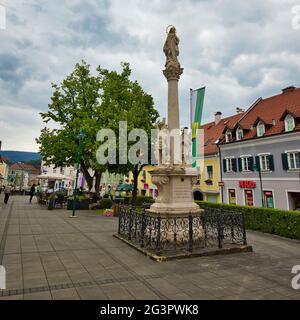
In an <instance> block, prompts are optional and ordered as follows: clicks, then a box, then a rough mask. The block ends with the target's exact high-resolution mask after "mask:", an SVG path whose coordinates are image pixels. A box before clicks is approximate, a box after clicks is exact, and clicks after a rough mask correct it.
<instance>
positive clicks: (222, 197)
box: [217, 142, 224, 203]
mask: <svg viewBox="0 0 300 320" xmlns="http://www.w3.org/2000/svg"><path fill="white" fill-rule="evenodd" d="M217 147H218V150H219V167H220V179H221V182H223V174H222V159H221V155H222V154H221V148H220V145H219V142H218V143H217ZM221 201H222V203H224V195H223V187H222V186H221Z"/></svg>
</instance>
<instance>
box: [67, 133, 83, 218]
mask: <svg viewBox="0 0 300 320" xmlns="http://www.w3.org/2000/svg"><path fill="white" fill-rule="evenodd" d="M83 137H84V130H83V129H82V128H80V131H79V135H78V150H77V157H76V180H75V188H74V192H73V212H72V215H71V216H70V218H77V216H76V214H75V210H76V204H77V198H78V176H79V170H80V157H81V149H82V138H83Z"/></svg>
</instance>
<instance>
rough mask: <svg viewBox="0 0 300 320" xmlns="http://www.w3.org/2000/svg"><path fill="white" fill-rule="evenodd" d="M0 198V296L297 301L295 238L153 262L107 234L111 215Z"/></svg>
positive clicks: (252, 237) (299, 251)
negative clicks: (1, 279)
mask: <svg viewBox="0 0 300 320" xmlns="http://www.w3.org/2000/svg"><path fill="white" fill-rule="evenodd" d="M28 200H29V197H27V196H26V197H25V196H24V197H22V196H13V197H11V198H10V199H9V203H8V204H7V205H4V203H3V194H2V195H1V196H0V265H4V266H5V268H6V273H7V283H6V287H7V288H6V290H3V291H0V299H10V300H11V299H26V300H27V299H300V290H294V289H292V288H291V279H292V277H293V275H292V274H291V269H292V267H293V266H294V265H296V264H298V265H300V242H299V241H294V240H288V239H284V238H280V237H276V236H271V235H265V234H262V233H258V232H248V242H249V244H251V245H253V249H254V252H253V253H240V254H232V255H226V256H214V257H201V258H193V259H186V260H177V261H169V262H163V263H157V262H154V261H152V260H150V259H149V258H147V257H145V256H144V255H142V254H141V253H139V252H137V251H136V250H134V249H132V248H130V247H129V246H127V245H126V244H124V243H123V242H121V241H120V240H118V239H116V238H114V237H113V236H112V235H113V234H114V233H116V231H117V219H116V218H109V217H102V216H97V215H96V214H95V213H94V212H93V211H78V215H79V217H78V218H75V219H71V218H69V215H70V212H69V211H67V210H64V209H57V210H53V211H48V210H47V209H46V208H44V207H41V206H39V205H38V204H36V203H32V204H31V205H30V204H29V203H28V202H29V201H28Z"/></svg>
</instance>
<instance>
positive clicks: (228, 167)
mask: <svg viewBox="0 0 300 320" xmlns="http://www.w3.org/2000/svg"><path fill="white" fill-rule="evenodd" d="M232 160H233V159H232V158H227V159H226V171H227V172H231V171H233V170H232Z"/></svg>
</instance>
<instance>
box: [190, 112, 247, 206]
mask: <svg viewBox="0 0 300 320" xmlns="http://www.w3.org/2000/svg"><path fill="white" fill-rule="evenodd" d="M242 115H243V112H242V111H241V110H237V113H236V114H235V115H233V116H230V117H226V118H222V113H221V112H216V113H215V119H214V121H213V122H210V123H207V124H204V125H202V126H201V127H200V129H202V130H203V133H204V161H200V163H201V168H200V175H199V179H198V182H197V183H196V184H195V185H194V186H193V194H194V199H195V200H204V201H209V202H218V203H219V202H222V201H223V198H222V188H221V187H220V186H219V182H220V180H221V171H220V152H219V148H218V144H217V143H218V142H219V141H220V139H221V138H222V136H223V131H224V128H225V127H226V126H234V125H235V123H236V122H237V121H238V120H239V119H240V118H241V117H242Z"/></svg>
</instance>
